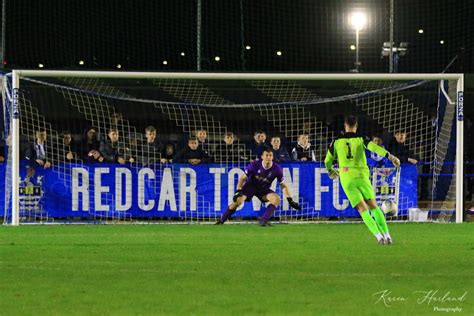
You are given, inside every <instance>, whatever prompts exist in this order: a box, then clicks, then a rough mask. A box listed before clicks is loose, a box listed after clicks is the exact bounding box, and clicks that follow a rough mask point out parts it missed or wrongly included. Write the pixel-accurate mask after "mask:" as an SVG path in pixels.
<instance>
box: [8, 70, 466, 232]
mask: <svg viewBox="0 0 474 316" xmlns="http://www.w3.org/2000/svg"><path fill="white" fill-rule="evenodd" d="M22 77H29V78H31V77H42V78H46V77H70V78H72V77H75V78H128V79H200V80H206V79H212V80H296V81H298V80H306V81H312V80H390V81H398V80H451V81H456V82H457V88H456V96H457V100H456V122H457V123H456V161H455V164H456V168H455V173H456V223H461V222H462V219H463V163H464V162H463V141H464V139H463V127H464V122H463V119H464V113H463V91H464V75H463V74H444V73H441V74H434V73H426V74H423V73H412V74H408V73H407V74H377V73H372V74H368V73H367V74H363V73H357V74H353V73H351V74H323V73H319V74H309V73H300V74H298V73H292V74H284V73H185V72H116V71H59V70H58V71H55V70H13V71H12V89H13V91H12V92H13V93H12V97H13V102H12V124H11V141H12V147H11V149H12V151H11V154H12V217H11V224H12V225H19V220H20V219H19V186H20V178H19V172H20V115H21V114H20V111H19V100H18V99H19V88H20V79H21V78H22Z"/></svg>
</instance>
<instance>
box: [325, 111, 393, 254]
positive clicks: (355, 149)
mask: <svg viewBox="0 0 474 316" xmlns="http://www.w3.org/2000/svg"><path fill="white" fill-rule="evenodd" d="M344 130H345V133H343V134H341V135H340V136H338V137H337V138H336V139H335V140H334V141H333V142H332V143H331V145H330V146H329V150H328V153H327V155H326V159H325V160H324V165H325V166H326V168H327V169H328V172H329V176H330V177H331V179H335V178H337V177H338V176H339V177H340V178H341V185H342V188H343V189H344V193H346V195H347V198H348V199H349V202H350V203H351V205H352V207H354V208H356V209H357V211H358V212H359V213H360V216H361V217H362V220H363V221H364V223H365V225H366V226H367V228H368V229H369V230H370V232H371V233H372V234H374V236H375V237H376V238H377V241H378V243H379V244H381V245H384V244H388V245H391V244H392V243H393V240H392V237H391V236H390V233H389V232H388V227H387V223H386V221H385V215H384V214H383V212H382V211H381V210H380V208H379V207H378V206H377V202H376V201H375V193H374V190H373V189H372V184H371V183H370V173H369V167H367V159H366V157H365V149H368V150H370V151H372V152H374V153H376V154H377V155H379V156H382V157H386V158H388V159H389V160H390V161H391V162H392V163H393V165H394V166H395V167H397V168H398V167H400V160H399V159H398V158H397V157H395V156H394V155H392V154H390V153H389V152H388V151H386V150H385V149H384V148H382V147H380V146H378V145H376V144H374V143H373V142H371V141H370V139H368V138H367V137H363V136H361V135H359V134H357V117H355V116H352V115H351V116H347V117H346V118H345V120H344ZM334 160H337V161H338V164H339V171H338V170H336V169H333V162H334ZM369 210H370V212H369ZM372 216H373V218H372ZM374 219H375V220H374Z"/></svg>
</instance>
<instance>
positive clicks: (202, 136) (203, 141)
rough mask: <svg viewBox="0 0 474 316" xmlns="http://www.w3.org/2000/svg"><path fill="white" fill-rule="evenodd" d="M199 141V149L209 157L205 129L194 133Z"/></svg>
mask: <svg viewBox="0 0 474 316" xmlns="http://www.w3.org/2000/svg"><path fill="white" fill-rule="evenodd" d="M194 134H195V136H196V139H197V141H198V145H199V147H200V148H201V149H202V150H203V151H204V152H205V153H206V155H209V142H208V141H207V131H206V130H205V129H204V128H200V129H198V130H196V132H195V133H194Z"/></svg>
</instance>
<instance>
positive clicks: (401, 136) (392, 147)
mask: <svg viewBox="0 0 474 316" xmlns="http://www.w3.org/2000/svg"><path fill="white" fill-rule="evenodd" d="M406 140H407V133H406V132H405V131H401V130H400V131H397V132H395V134H394V135H393V139H392V141H391V142H390V144H389V147H388V150H389V152H390V153H391V154H392V155H395V156H396V157H398V159H400V161H401V162H402V163H407V162H408V163H411V164H414V165H415V164H417V163H418V159H417V158H416V156H415V154H414V153H413V152H412V151H411V150H410V148H409V147H408V145H407V144H406Z"/></svg>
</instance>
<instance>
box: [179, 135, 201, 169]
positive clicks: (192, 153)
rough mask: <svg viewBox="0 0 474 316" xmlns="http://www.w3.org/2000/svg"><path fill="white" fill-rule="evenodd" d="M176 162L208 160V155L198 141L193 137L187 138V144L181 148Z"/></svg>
mask: <svg viewBox="0 0 474 316" xmlns="http://www.w3.org/2000/svg"><path fill="white" fill-rule="evenodd" d="M176 160H177V161H178V162H187V163H190V164H192V165H198V164H200V163H204V162H208V161H209V156H208V155H207V154H206V153H205V152H204V150H202V148H201V147H200V146H199V141H198V140H197V138H195V137H190V138H189V139H188V146H187V147H186V148H184V149H183V150H181V152H179V154H178V155H177V157H176Z"/></svg>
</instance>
